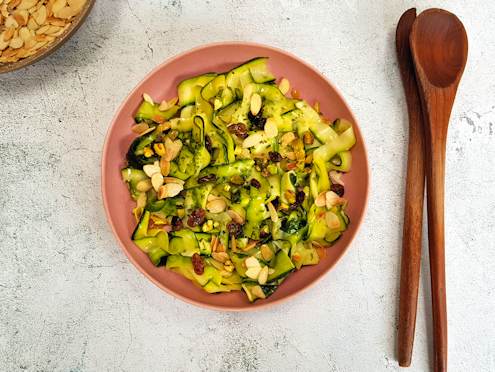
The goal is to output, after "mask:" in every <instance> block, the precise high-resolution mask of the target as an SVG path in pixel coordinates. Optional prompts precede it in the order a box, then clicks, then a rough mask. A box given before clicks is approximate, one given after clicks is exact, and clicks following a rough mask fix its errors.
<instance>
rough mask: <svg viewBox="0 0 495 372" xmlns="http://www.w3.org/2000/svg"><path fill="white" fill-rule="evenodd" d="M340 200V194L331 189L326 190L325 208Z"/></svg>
mask: <svg viewBox="0 0 495 372" xmlns="http://www.w3.org/2000/svg"><path fill="white" fill-rule="evenodd" d="M340 200H341V199H340V196H338V195H337V194H336V193H334V192H333V191H327V192H326V193H325V204H326V207H327V209H330V208H332V207H333V206H335V205H337V204H339V202H340Z"/></svg>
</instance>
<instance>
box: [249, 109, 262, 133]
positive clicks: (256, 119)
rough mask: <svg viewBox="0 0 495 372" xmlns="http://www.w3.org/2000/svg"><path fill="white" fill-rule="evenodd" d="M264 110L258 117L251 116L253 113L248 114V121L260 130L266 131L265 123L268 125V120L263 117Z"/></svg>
mask: <svg viewBox="0 0 495 372" xmlns="http://www.w3.org/2000/svg"><path fill="white" fill-rule="evenodd" d="M262 114H263V110H260V111H259V112H258V113H257V114H256V115H253V114H251V112H249V113H248V119H249V121H250V122H251V124H252V125H253V126H254V127H255V128H258V129H261V130H263V129H265V123H266V118H264V117H263V116H262Z"/></svg>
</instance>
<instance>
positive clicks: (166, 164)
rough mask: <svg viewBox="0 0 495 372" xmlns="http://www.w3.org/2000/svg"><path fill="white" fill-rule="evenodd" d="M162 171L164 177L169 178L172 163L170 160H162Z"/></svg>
mask: <svg viewBox="0 0 495 372" xmlns="http://www.w3.org/2000/svg"><path fill="white" fill-rule="evenodd" d="M160 170H161V172H162V175H164V176H168V174H169V173H170V162H169V161H168V160H165V159H164V158H161V159H160Z"/></svg>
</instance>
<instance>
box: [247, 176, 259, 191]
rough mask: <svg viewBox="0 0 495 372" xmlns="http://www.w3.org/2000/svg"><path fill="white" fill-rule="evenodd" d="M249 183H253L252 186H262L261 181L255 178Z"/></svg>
mask: <svg viewBox="0 0 495 372" xmlns="http://www.w3.org/2000/svg"><path fill="white" fill-rule="evenodd" d="M249 183H250V184H251V186H253V187H256V188H257V189H259V188H260V187H261V183H260V181H258V180H257V179H255V178H251V181H250V182H249Z"/></svg>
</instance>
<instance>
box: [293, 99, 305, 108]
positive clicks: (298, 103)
mask: <svg viewBox="0 0 495 372" xmlns="http://www.w3.org/2000/svg"><path fill="white" fill-rule="evenodd" d="M295 106H296V107H297V108H298V109H302V108H303V107H304V102H303V101H299V102H296V105H295Z"/></svg>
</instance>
